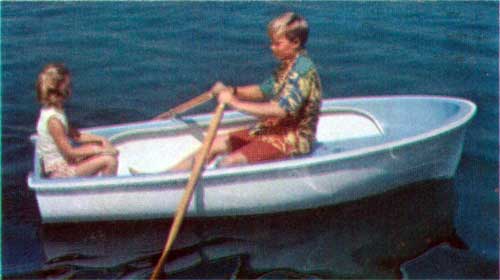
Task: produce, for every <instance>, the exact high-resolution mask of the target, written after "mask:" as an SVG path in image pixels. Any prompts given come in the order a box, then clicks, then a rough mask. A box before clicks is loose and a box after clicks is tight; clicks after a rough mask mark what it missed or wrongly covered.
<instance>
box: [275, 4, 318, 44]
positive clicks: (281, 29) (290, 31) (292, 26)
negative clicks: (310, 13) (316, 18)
mask: <svg viewBox="0 0 500 280" xmlns="http://www.w3.org/2000/svg"><path fill="white" fill-rule="evenodd" d="M267 32H268V34H269V36H270V37H272V36H281V35H285V37H286V38H287V39H288V40H290V41H292V42H293V41H296V40H299V42H300V47H301V48H305V46H306V42H307V37H308V35H309V26H308V24H307V21H306V20H305V19H304V18H303V17H301V16H300V15H298V14H296V13H292V12H287V13H284V14H282V15H280V16H279V17H277V18H275V19H273V20H272V21H271V22H269V25H268V26H267Z"/></svg>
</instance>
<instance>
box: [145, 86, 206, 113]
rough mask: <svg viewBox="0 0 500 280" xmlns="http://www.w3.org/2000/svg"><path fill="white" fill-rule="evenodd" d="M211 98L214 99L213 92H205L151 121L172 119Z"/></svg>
mask: <svg viewBox="0 0 500 280" xmlns="http://www.w3.org/2000/svg"><path fill="white" fill-rule="evenodd" d="M213 97H214V93H213V91H212V90H209V91H207V92H204V93H202V94H200V95H198V96H196V97H195V98H193V99H191V100H189V101H187V102H184V103H182V104H180V105H178V106H176V107H174V108H172V109H170V110H168V111H167V112H165V113H162V114H159V115H158V116H156V117H154V118H153V120H166V119H169V118H172V117H174V116H175V115H177V114H181V113H184V112H186V111H187V110H189V109H192V108H194V107H196V106H199V105H201V104H203V103H205V102H207V101H209V100H210V99H212V98H213Z"/></svg>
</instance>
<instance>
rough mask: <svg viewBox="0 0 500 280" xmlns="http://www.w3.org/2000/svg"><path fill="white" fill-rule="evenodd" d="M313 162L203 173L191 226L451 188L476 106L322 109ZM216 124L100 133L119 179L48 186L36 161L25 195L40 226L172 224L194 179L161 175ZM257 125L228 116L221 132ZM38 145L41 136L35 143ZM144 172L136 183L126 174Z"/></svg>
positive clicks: (420, 101) (432, 103) (389, 101)
mask: <svg viewBox="0 0 500 280" xmlns="http://www.w3.org/2000/svg"><path fill="white" fill-rule="evenodd" d="M321 111H322V113H321V117H320V121H319V124H318V132H317V143H316V145H315V147H314V150H313V152H312V153H311V154H310V155H307V156H301V157H296V158H291V159H287V160H281V161H272V162H264V163H259V164H248V165H241V166H235V167H229V168H207V169H206V170H205V171H204V172H203V176H202V178H200V180H199V181H198V185H197V187H196V190H195V193H194V196H193V199H192V200H191V203H190V205H189V207H188V210H187V214H186V215H187V217H217V216H234V215H256V214H267V213H277V212H284V211H294V210H301V209H310V208H317V207H323V206H328V205H334V204H338V203H341V202H347V201H352V200H357V199H360V198H363V197H367V196H371V195H375V194H379V193H382V192H385V191H388V190H391V189H394V188H396V187H398V186H401V185H406V184H410V183H414V182H419V181H424V180H431V179H448V178H452V177H453V176H454V174H455V171H456V169H457V166H458V163H459V161H460V157H461V153H462V146H463V141H464V135H465V129H466V126H467V124H468V123H469V121H470V120H471V119H472V117H473V116H474V114H475V111H476V106H475V105H474V104H473V103H472V102H470V101H467V100H464V99H459V98H450V97H442V96H385V97H362V98H345V99H329V100H324V101H323V104H322V109H321ZM210 120H211V114H202V115H196V116H187V117H182V118H174V119H171V120H166V121H145V122H137V123H129V124H119V125H111V126H105V127H96V128H91V129H87V130H85V131H87V132H91V133H94V134H99V135H103V136H106V137H108V139H110V140H111V141H112V143H113V144H114V145H115V146H116V147H117V148H118V149H119V151H120V157H119V171H118V175H117V176H116V177H83V178H70V179H47V178H44V177H43V176H42V175H41V174H42V173H41V170H40V168H41V167H40V158H39V155H38V154H36V152H35V154H34V170H33V172H31V173H30V174H29V176H28V185H29V187H30V188H31V189H32V190H33V191H34V192H35V193H36V198H37V202H38V207H39V209H40V214H41V217H42V221H43V222H44V223H54V222H79V221H98V220H134V219H154V218H169V217H173V215H174V213H175V211H176V209H177V207H178V204H179V201H180V199H181V197H182V194H183V192H184V186H185V185H186V182H187V179H188V177H189V174H190V172H161V173H159V171H161V170H165V169H166V168H168V167H169V166H172V165H173V164H175V163H176V162H178V161H180V160H181V159H183V158H184V157H185V156H187V155H188V154H190V153H192V152H193V151H194V150H196V149H197V148H198V147H200V146H201V143H202V141H203V133H204V131H205V130H206V127H207V126H208V124H209V123H210ZM253 122H255V119H253V118H252V117H249V116H246V115H244V114H241V113H238V112H235V111H226V112H225V114H224V117H223V120H222V122H221V125H220V129H219V130H230V129H234V128H235V127H241V126H245V125H249V124H252V123H253ZM31 139H32V140H33V142H34V143H36V141H37V137H36V135H33V136H32V137H31ZM130 167H133V168H135V169H138V170H142V171H145V172H148V173H147V174H140V175H135V176H133V175H131V174H130V173H129V168H130Z"/></svg>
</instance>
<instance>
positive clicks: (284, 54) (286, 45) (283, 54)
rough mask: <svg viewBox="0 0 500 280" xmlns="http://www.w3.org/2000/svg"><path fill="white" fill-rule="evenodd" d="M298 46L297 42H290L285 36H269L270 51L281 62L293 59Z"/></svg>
mask: <svg viewBox="0 0 500 280" xmlns="http://www.w3.org/2000/svg"><path fill="white" fill-rule="evenodd" d="M299 45H300V43H299V41H298V40H297V41H296V42H295V41H290V40H288V39H287V38H286V37H285V35H271V46H270V47H271V51H272V52H273V54H274V56H275V57H276V58H277V59H279V60H281V61H284V60H289V59H293V58H295V56H296V55H297V52H298V50H299Z"/></svg>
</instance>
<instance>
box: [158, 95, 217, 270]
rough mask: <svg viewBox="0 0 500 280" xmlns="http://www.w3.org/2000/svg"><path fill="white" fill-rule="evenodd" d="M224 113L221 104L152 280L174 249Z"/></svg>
mask: <svg viewBox="0 0 500 280" xmlns="http://www.w3.org/2000/svg"><path fill="white" fill-rule="evenodd" d="M223 113H224V104H219V105H218V106H217V109H216V111H215V115H214V116H213V118H212V121H211V122H210V125H209V127H208V132H207V135H206V136H205V141H204V143H203V146H202V147H201V150H200V152H199V154H198V155H197V156H196V158H195V163H194V166H193V171H192V172H191V175H190V176H189V180H188V183H187V184H186V187H185V191H184V195H183V196H182V199H181V201H180V203H179V207H178V208H177V212H176V213H175V217H174V220H173V222H172V225H171V227H170V232H169V234H168V238H167V242H166V243H165V248H164V249H163V252H162V255H161V257H160V260H159V261H158V263H157V264H156V267H155V269H154V271H153V274H152V275H151V278H150V279H158V276H159V275H160V273H161V271H162V269H163V266H164V264H165V261H166V258H167V254H168V252H169V251H170V249H171V248H172V245H173V243H174V240H175V238H176V237H177V234H178V232H179V229H180V227H181V224H182V221H183V220H184V216H185V214H186V210H187V208H188V206H189V202H190V201H191V198H192V196H193V192H194V189H195V187H196V183H197V182H198V179H199V177H200V175H201V172H202V170H203V165H204V164H205V161H206V160H207V157H208V153H209V151H210V148H211V146H212V143H213V140H214V138H215V136H216V134H217V129H218V127H219V123H220V121H221V119H222V115H223Z"/></svg>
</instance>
